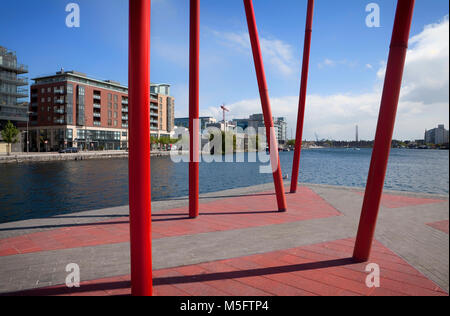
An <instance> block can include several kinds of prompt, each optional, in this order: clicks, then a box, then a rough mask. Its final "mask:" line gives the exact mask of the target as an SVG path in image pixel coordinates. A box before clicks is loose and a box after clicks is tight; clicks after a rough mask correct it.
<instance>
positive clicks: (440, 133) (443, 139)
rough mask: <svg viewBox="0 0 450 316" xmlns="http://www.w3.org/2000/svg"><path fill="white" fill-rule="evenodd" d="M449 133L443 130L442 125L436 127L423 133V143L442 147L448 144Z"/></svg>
mask: <svg viewBox="0 0 450 316" xmlns="http://www.w3.org/2000/svg"><path fill="white" fill-rule="evenodd" d="M448 138H449V131H448V130H447V129H445V126H444V125H438V127H437V128H433V129H431V130H429V131H425V143H426V144H435V145H443V144H448Z"/></svg>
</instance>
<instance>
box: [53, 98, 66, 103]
mask: <svg viewBox="0 0 450 316" xmlns="http://www.w3.org/2000/svg"><path fill="white" fill-rule="evenodd" d="M65 103H66V102H65V101H64V100H61V99H58V100H55V104H65Z"/></svg>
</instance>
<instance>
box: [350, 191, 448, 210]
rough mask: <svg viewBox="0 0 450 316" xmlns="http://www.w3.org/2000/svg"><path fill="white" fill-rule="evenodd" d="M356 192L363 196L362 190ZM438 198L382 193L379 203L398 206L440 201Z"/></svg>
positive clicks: (385, 205)
mask: <svg viewBox="0 0 450 316" xmlns="http://www.w3.org/2000/svg"><path fill="white" fill-rule="evenodd" d="M357 194H359V195H362V196H364V192H357ZM442 202H443V200H439V199H424V198H416V197H410V196H404V195H392V194H383V196H382V198H381V205H382V206H383V207H386V208H400V207H407V206H415V205H424V204H433V203H442Z"/></svg>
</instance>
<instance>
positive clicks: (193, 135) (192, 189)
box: [189, 0, 200, 218]
mask: <svg viewBox="0 0 450 316" xmlns="http://www.w3.org/2000/svg"><path fill="white" fill-rule="evenodd" d="M189 58H190V61H189V127H190V128H189V132H190V160H189V217H191V218H196V217H198V214H199V201H198V200H199V197H198V196H199V179H198V177H199V176H198V174H199V171H198V167H199V135H200V134H199V132H200V130H199V128H200V127H199V126H198V123H199V121H198V120H199V82H200V80H199V77H200V75H199V73H200V66H199V65H200V0H191V7H190V57H189Z"/></svg>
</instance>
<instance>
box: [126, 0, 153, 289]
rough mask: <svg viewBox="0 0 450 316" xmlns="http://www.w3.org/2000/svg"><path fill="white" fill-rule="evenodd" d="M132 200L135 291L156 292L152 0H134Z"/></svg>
mask: <svg viewBox="0 0 450 316" xmlns="http://www.w3.org/2000/svg"><path fill="white" fill-rule="evenodd" d="M129 3H130V16H129V18H130V22H129V24H130V27H129V68H128V69H129V74H128V78H129V79H128V81H129V83H128V84H129V98H130V127H129V130H130V138H129V143H130V148H129V166H128V169H129V191H130V192H129V199H130V251H131V292H132V294H133V295H134V296H150V295H152V239H151V183H150V108H149V106H150V11H151V4H150V0H130V2H129Z"/></svg>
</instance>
